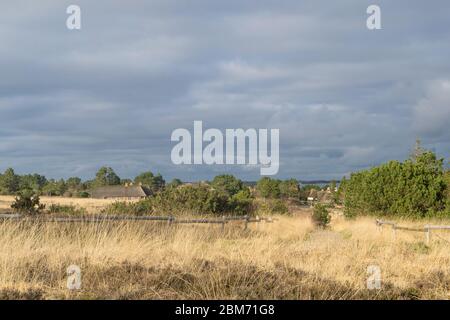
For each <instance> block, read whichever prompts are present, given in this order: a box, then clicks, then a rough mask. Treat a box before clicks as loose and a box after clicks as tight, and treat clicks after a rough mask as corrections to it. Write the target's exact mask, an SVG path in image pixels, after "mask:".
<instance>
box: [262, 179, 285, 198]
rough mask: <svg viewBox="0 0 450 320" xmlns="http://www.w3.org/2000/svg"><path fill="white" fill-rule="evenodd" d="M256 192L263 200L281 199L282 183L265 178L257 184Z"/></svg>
mask: <svg viewBox="0 0 450 320" xmlns="http://www.w3.org/2000/svg"><path fill="white" fill-rule="evenodd" d="M256 190H257V191H258V193H259V195H260V196H261V197H263V198H279V197H280V195H281V192H280V181H279V180H276V179H271V178H269V177H263V178H261V179H259V180H258V182H257V183H256Z"/></svg>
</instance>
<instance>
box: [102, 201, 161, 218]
mask: <svg viewBox="0 0 450 320" xmlns="http://www.w3.org/2000/svg"><path fill="white" fill-rule="evenodd" d="M152 212H153V210H152V207H151V205H150V201H149V200H141V201H139V202H125V201H117V202H114V203H112V204H110V205H109V206H107V207H106V208H105V209H103V211H102V213H106V214H112V215H120V214H126V215H136V216H143V215H148V214H151V213H152Z"/></svg>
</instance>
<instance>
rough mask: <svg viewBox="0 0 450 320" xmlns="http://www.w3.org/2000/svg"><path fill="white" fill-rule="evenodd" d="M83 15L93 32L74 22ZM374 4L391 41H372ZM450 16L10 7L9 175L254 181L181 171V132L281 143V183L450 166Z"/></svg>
mask: <svg viewBox="0 0 450 320" xmlns="http://www.w3.org/2000/svg"><path fill="white" fill-rule="evenodd" d="M70 4H77V5H79V6H80V7H81V25H82V29H81V30H73V31H71V30H68V29H67V28H66V19H67V17H68V15H67V14H66V8H67V6H69V5H70ZM370 4H378V5H380V7H381V13H382V17H381V18H382V30H374V31H371V30H368V29H367V28H366V19H367V16H368V15H367V13H366V9H367V7H368V6H369V5H370ZM449 17H450V2H449V1H448V0H442V1H439V0H436V1H432V2H428V1H423V0H421V1H411V0H404V1H400V0H397V1H363V0H353V1H350V0H347V1H323V0H322V1H317V0H316V1H300V0H285V1H275V0H272V1H264V0H255V1H249V0H214V1H212V0H202V1H196V0H192V1H183V0H176V1H175V0H157V1H145V4H144V1H81V0H77V1H76V0H71V1H61V0H54V1H48V0H45V1H44V0H40V1H31V0H30V1H21V0H16V1H8V2H5V1H3V2H2V4H1V6H0V119H1V122H0V170H1V171H3V170H5V169H6V168H7V167H13V168H14V169H15V170H16V172H18V173H21V174H23V173H33V172H38V173H41V174H45V175H46V176H47V177H54V178H60V177H63V178H67V177H70V176H80V177H82V178H91V177H92V176H93V175H94V174H95V172H96V170H97V169H98V168H99V167H100V166H102V165H108V166H111V167H113V168H114V169H115V171H116V172H117V173H118V174H119V175H120V176H121V177H122V178H125V177H134V176H135V175H136V174H138V173H139V172H142V171H146V170H151V171H154V172H161V173H162V174H163V176H164V177H166V178H167V179H171V178H173V177H179V178H182V179H183V180H198V179H210V178H212V177H213V176H214V175H216V174H219V173H224V172H226V173H233V174H236V175H238V176H239V177H241V178H243V179H249V180H254V179H258V178H259V172H260V170H259V169H258V168H250V167H248V166H247V167H246V166H237V165H235V166H207V165H196V166H176V165H173V164H172V163H171V160H170V151H171V149H172V147H173V146H174V143H173V142H171V141H170V135H171V132H172V131H173V130H174V129H176V128H187V129H189V130H192V127H193V121H194V120H202V121H203V124H204V127H205V128H218V129H221V130H224V129H225V128H279V129H280V171H279V175H278V177H280V178H287V177H295V178H299V179H331V178H338V179H339V178H341V177H342V176H343V175H345V174H348V173H349V172H352V171H356V170H361V169H363V168H367V167H370V166H372V165H377V164H380V163H382V162H385V161H387V160H390V159H399V160H402V159H405V158H407V157H408V155H409V153H410V151H411V149H412V147H413V145H414V141H415V139H416V138H420V139H421V140H422V142H423V145H424V146H425V147H427V148H430V149H432V150H434V151H436V152H437V153H438V154H439V155H440V156H442V157H447V158H448V157H449V156H450V126H449V123H450V58H449V57H450V24H449V23H450V21H449Z"/></svg>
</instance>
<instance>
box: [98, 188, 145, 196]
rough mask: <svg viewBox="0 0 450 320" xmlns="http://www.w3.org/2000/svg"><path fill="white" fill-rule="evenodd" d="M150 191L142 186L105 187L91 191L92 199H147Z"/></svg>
mask: <svg viewBox="0 0 450 320" xmlns="http://www.w3.org/2000/svg"><path fill="white" fill-rule="evenodd" d="M150 194H151V191H150V190H149V189H147V188H146V187H143V186H105V187H98V188H95V189H94V190H92V192H91V197H92V198H137V197H147V196H149V195H150Z"/></svg>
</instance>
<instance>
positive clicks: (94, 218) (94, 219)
mask: <svg viewBox="0 0 450 320" xmlns="http://www.w3.org/2000/svg"><path fill="white" fill-rule="evenodd" d="M0 219H2V220H30V221H37V222H67V223H74V222H87V223H99V222H104V221H165V222H167V223H168V224H197V223H198V224H221V225H222V229H223V228H224V227H225V224H227V223H229V222H231V221H241V222H244V229H247V227H248V223H259V222H266V223H272V222H274V221H276V220H277V219H276V218H272V217H258V216H256V217H249V216H222V218H218V219H209V218H200V219H187V218H177V217H174V216H127V215H89V216H82V217H57V216H56V217H51V216H36V217H31V216H27V215H21V214H0Z"/></svg>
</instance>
